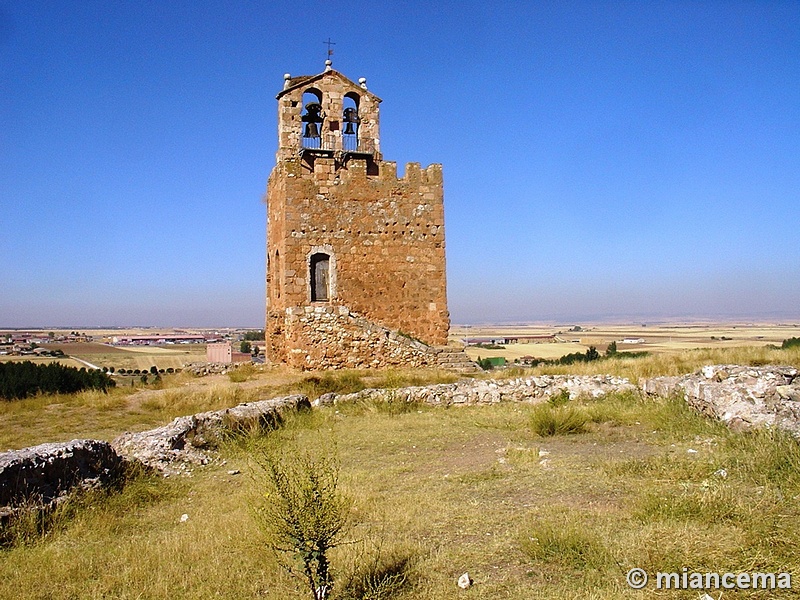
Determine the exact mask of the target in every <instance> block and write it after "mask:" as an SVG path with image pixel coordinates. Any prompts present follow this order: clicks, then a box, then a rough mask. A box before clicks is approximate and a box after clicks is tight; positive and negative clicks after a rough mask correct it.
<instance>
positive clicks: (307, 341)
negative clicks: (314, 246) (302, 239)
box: [285, 306, 437, 369]
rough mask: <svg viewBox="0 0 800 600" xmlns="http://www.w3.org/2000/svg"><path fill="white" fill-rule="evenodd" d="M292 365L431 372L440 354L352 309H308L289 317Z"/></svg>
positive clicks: (292, 312)
mask: <svg viewBox="0 0 800 600" xmlns="http://www.w3.org/2000/svg"><path fill="white" fill-rule="evenodd" d="M285 333H286V339H287V340H288V342H289V348H290V350H289V353H288V356H287V362H288V364H289V365H290V366H292V367H295V368H299V369H339V368H348V369H362V368H381V367H393V366H410V367H431V366H436V364H437V352H436V350H435V349H433V348H431V347H430V346H427V345H426V344H423V343H420V342H419V341H416V340H413V339H411V338H409V337H407V336H404V335H401V334H399V333H397V332H395V331H391V330H389V329H388V328H386V327H381V326H380V325H377V324H375V323H373V322H371V321H368V320H366V319H364V318H362V317H360V316H358V315H356V314H353V313H351V312H350V311H349V310H348V309H347V307H344V306H338V307H332V306H305V307H297V308H294V309H287V311H286V332H285Z"/></svg>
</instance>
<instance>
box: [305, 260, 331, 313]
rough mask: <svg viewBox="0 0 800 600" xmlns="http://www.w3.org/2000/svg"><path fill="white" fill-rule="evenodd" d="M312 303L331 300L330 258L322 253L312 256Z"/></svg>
mask: <svg viewBox="0 0 800 600" xmlns="http://www.w3.org/2000/svg"><path fill="white" fill-rule="evenodd" d="M310 271H311V272H310V275H311V301H312V302H328V300H330V256H329V255H327V254H324V253H322V252H318V253H317V254H312V255H311V261H310Z"/></svg>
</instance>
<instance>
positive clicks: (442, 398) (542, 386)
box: [314, 375, 636, 406]
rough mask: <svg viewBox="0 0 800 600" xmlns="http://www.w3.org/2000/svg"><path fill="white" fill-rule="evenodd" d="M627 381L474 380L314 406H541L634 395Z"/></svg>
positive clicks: (327, 399)
mask: <svg viewBox="0 0 800 600" xmlns="http://www.w3.org/2000/svg"><path fill="white" fill-rule="evenodd" d="M634 390H636V386H634V385H633V384H632V383H631V382H630V381H628V380H627V379H625V378H624V377H613V376H611V375H594V376H581V377H579V376H572V375H541V376H538V377H518V378H514V379H495V380H481V379H478V380H473V379H467V380H463V381H458V382H456V383H440V384H437V385H426V386H417V387H405V388H398V389H367V390H362V391H360V392H355V393H353V394H325V395H324V396H321V397H320V398H318V399H317V400H315V401H314V404H315V405H326V404H339V403H346V402H359V401H361V402H363V401H377V402H386V401H393V402H423V403H426V404H434V405H437V406H451V405H465V404H495V403H497V402H531V403H536V402H542V401H544V400H546V399H548V398H550V397H551V396H553V395H556V394H560V393H562V391H563V392H566V393H567V394H569V397H570V398H577V397H578V396H590V397H592V398H598V397H600V396H604V395H605V394H608V393H613V392H623V391H634Z"/></svg>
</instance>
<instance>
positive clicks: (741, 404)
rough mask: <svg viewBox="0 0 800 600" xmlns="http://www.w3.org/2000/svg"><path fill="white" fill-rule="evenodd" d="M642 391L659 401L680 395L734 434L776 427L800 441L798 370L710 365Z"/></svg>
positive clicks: (650, 381)
mask: <svg viewBox="0 0 800 600" xmlns="http://www.w3.org/2000/svg"><path fill="white" fill-rule="evenodd" d="M640 385H641V387H642V391H643V392H645V393H646V394H650V395H653V396H662V397H668V396H671V395H674V394H680V395H681V396H682V397H683V398H684V400H685V401H686V402H687V403H688V404H689V406H691V407H692V408H694V409H695V410H698V411H700V412H702V413H703V414H706V415H708V416H710V417H713V418H715V419H719V420H720V421H722V422H723V423H726V424H727V425H729V426H730V427H731V428H733V429H737V430H742V429H749V428H751V427H770V428H777V429H783V430H786V431H789V432H791V433H792V434H794V435H796V436H800V377H798V370H797V369H795V368H793V367H782V366H765V367H749V366H740V365H709V366H707V367H703V368H702V369H700V370H699V371H697V372H695V373H692V374H689V375H684V376H682V377H655V378H653V379H648V380H645V381H643V382H641V384H640Z"/></svg>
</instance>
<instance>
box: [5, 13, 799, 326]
mask: <svg viewBox="0 0 800 600" xmlns="http://www.w3.org/2000/svg"><path fill="white" fill-rule="evenodd" d="M329 36H330V38H331V39H332V40H333V41H334V42H336V45H335V46H334V51H335V53H334V56H333V59H334V68H335V69H337V70H339V71H341V72H342V73H344V74H345V75H346V76H348V77H350V78H351V79H354V80H355V79H357V78H359V77H367V79H368V85H369V88H370V90H371V91H373V92H375V93H376V94H377V95H379V96H380V97H381V98H383V100H384V102H383V104H382V105H381V144H382V150H383V153H384V157H385V158H386V159H387V160H396V161H397V162H398V164H399V165H400V169H401V170H402V165H404V164H405V163H406V162H410V161H416V162H421V163H423V165H427V164H430V163H432V162H440V163H443V164H444V174H445V210H446V236H447V261H448V263H447V267H448V295H449V304H450V311H451V315H452V319H453V321H454V322H455V323H467V322H487V321H511V320H513V321H523V320H524V321H548V320H553V321H576V322H577V321H581V320H590V319H601V318H602V319H617V320H622V319H636V320H641V319H649V320H656V319H665V318H698V317H709V318H743V319H775V320H785V319H789V320H791V319H795V320H796V319H800V235H799V234H800V227H799V225H800V218H799V217H800V2H797V1H796V0H791V1H787V2H780V1H774V2H770V1H752V2H736V1H724V2H711V1H709V2H700V1H692V2H669V1H667V2H639V1H634V2H610V1H585V2H485V1H481V2H476V1H473V0H464V1H461V2H430V1H428V0H426V1H416V0H415V1H410V2H392V3H388V2H375V1H371V2H361V1H350V2H339V1H336V0H327V1H316V0H309V1H307V2H296V1H292V2H289V1H284V0H273V1H270V2H254V1H249V2H222V1H219V2H207V1H202V0H192V1H186V2H182V1H181V2H178V1H173V2H168V1H166V0H160V1H147V0H137V1H136V2H133V1H120V2H107V1H93V0H81V1H80V2H73V1H50V2H39V1H34V0H18V1H0V84H1V85H2V92H0V327H31V326H71V325H72V326H85V327H86V326H107V325H119V326H126V325H137V324H141V325H175V326H254V327H257V326H261V325H263V310H264V254H265V252H264V245H265V208H264V205H263V204H262V202H261V197H262V195H263V193H264V190H265V187H266V179H267V176H268V174H269V171H270V169H271V168H272V166H273V164H274V153H275V150H276V139H277V134H276V123H275V119H276V112H277V110H276V101H275V94H276V93H277V92H278V91H279V90H280V89H281V87H282V82H283V74H284V73H287V72H288V73H291V74H292V75H303V74H315V73H318V72H320V71H321V70H322V69H323V61H324V60H325V48H326V47H325V46H324V45H323V44H322V42H323V41H324V40H326V39H327V38H328V37H329Z"/></svg>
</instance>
